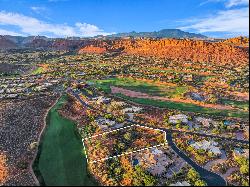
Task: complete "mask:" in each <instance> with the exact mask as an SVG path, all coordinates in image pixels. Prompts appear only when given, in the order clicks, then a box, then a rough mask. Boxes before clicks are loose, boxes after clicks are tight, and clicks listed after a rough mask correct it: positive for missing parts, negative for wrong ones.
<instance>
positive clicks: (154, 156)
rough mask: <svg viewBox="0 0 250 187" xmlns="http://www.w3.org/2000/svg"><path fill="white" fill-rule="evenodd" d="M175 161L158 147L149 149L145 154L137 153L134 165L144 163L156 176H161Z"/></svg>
mask: <svg viewBox="0 0 250 187" xmlns="http://www.w3.org/2000/svg"><path fill="white" fill-rule="evenodd" d="M173 163H174V160H172V159H170V158H169V157H168V156H167V155H166V154H164V152H163V151H162V150H160V149H157V148H154V149H150V150H147V151H146V152H145V153H143V154H137V155H136V156H135V158H134V165H137V164H139V165H142V166H143V167H144V168H146V170H147V171H148V172H150V173H151V174H152V175H154V176H160V175H162V174H163V173H165V172H166V170H167V167H168V166H169V165H171V164H173Z"/></svg>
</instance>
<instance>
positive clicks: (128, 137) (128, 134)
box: [123, 132, 131, 141]
mask: <svg viewBox="0 0 250 187" xmlns="http://www.w3.org/2000/svg"><path fill="white" fill-rule="evenodd" d="M123 137H124V138H125V140H127V141H129V140H130V139H131V133H130V132H126V133H125V134H124V136H123Z"/></svg>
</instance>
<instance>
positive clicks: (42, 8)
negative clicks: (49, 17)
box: [30, 6, 47, 14]
mask: <svg viewBox="0 0 250 187" xmlns="http://www.w3.org/2000/svg"><path fill="white" fill-rule="evenodd" d="M30 8H31V10H33V11H34V12H36V13H37V14H41V13H42V12H44V11H47V8H46V7H39V6H32V7H30Z"/></svg>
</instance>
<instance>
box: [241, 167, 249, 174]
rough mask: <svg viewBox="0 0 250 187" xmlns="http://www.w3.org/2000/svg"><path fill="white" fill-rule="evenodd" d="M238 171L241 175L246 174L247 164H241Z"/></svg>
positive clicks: (247, 170) (247, 171)
mask: <svg viewBox="0 0 250 187" xmlns="http://www.w3.org/2000/svg"><path fill="white" fill-rule="evenodd" d="M240 172H241V174H243V175H248V173H249V167H248V165H242V166H241V167H240Z"/></svg>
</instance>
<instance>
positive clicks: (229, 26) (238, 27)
mask: <svg viewBox="0 0 250 187" xmlns="http://www.w3.org/2000/svg"><path fill="white" fill-rule="evenodd" d="M187 23H188V24H189V25H186V26H183V27H180V29H183V30H189V29H193V30H195V31H197V32H200V33H205V32H228V33H238V34H242V35H249V8H246V7H245V8H239V9H233V10H225V11H219V12H218V13H217V14H216V15H210V16H208V17H205V18H201V19H193V20H187Z"/></svg>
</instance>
